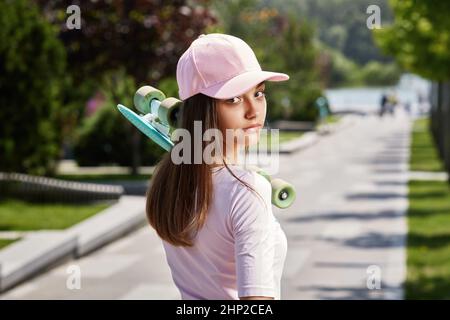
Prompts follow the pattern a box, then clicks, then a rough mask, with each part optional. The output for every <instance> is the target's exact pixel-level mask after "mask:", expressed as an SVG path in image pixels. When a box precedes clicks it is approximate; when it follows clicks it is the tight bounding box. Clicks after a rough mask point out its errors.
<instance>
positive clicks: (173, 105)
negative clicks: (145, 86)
mask: <svg viewBox="0 0 450 320" xmlns="http://www.w3.org/2000/svg"><path fill="white" fill-rule="evenodd" d="M182 105H183V102H182V101H181V100H178V99H177V98H173V97H170V98H166V99H164V100H162V101H161V105H160V106H159V109H158V118H159V119H160V120H161V122H162V123H164V124H167V125H169V126H171V127H173V128H176V127H177V124H178V117H179V115H180V110H181V107H182Z"/></svg>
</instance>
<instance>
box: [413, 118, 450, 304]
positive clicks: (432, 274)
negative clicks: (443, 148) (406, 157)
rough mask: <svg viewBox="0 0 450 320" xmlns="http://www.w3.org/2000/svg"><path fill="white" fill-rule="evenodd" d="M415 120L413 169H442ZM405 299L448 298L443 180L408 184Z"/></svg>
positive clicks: (449, 238) (449, 220)
mask: <svg viewBox="0 0 450 320" xmlns="http://www.w3.org/2000/svg"><path fill="white" fill-rule="evenodd" d="M427 126H428V120H426V119H425V120H422V119H421V120H418V121H416V123H415V125H414V130H415V131H414V132H413V133H412V139H413V140H412V148H411V159H410V161H411V163H410V165H411V167H412V170H427V171H436V170H437V169H438V168H441V166H442V165H441V163H440V160H439V159H438V158H437V154H436V151H435V149H434V145H433V143H432V140H431V138H430V135H429V134H428V133H427ZM405 297H406V298H407V299H450V187H449V184H448V182H446V181H418V180H412V181H410V182H409V209H408V242H407V277H406V283H405Z"/></svg>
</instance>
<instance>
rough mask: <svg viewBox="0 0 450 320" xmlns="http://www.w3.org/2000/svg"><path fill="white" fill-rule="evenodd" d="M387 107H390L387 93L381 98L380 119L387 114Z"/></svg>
mask: <svg viewBox="0 0 450 320" xmlns="http://www.w3.org/2000/svg"><path fill="white" fill-rule="evenodd" d="M387 107H388V97H387V95H386V93H383V95H382V96H381V101H380V111H379V116H380V117H382V116H383V115H384V114H385V113H386V111H387Z"/></svg>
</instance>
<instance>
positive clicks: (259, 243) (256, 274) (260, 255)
mask: <svg viewBox="0 0 450 320" xmlns="http://www.w3.org/2000/svg"><path fill="white" fill-rule="evenodd" d="M241 180H243V181H245V182H247V183H249V184H250V185H251V186H252V187H253V188H254V189H255V190H256V191H257V192H258V193H259V194H260V195H261V197H262V199H263V200H264V202H265V204H264V202H263V200H261V198H260V197H258V196H257V195H255V194H254V192H253V191H251V190H249V189H248V188H247V187H245V186H243V185H242V184H241V183H240V182H237V183H238V186H237V187H236V189H235V192H234V193H233V197H232V198H233V202H232V209H231V226H232V232H233V236H234V240H235V261H236V275H237V289H238V296H239V297H246V296H267V297H275V290H276V289H275V282H274V269H273V268H274V266H273V263H274V254H275V253H274V250H275V243H274V241H275V239H274V234H273V219H274V216H273V214H272V207H271V201H270V199H271V186H270V183H269V182H268V181H267V180H266V179H265V178H264V177H262V176H260V175H258V174H257V173H254V172H248V173H246V174H245V175H244V176H243V177H241Z"/></svg>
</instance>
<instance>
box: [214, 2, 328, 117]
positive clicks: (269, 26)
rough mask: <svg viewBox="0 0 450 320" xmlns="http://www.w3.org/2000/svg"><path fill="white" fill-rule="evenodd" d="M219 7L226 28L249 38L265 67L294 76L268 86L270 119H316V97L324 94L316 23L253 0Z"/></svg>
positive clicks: (247, 39)
mask: <svg viewBox="0 0 450 320" xmlns="http://www.w3.org/2000/svg"><path fill="white" fill-rule="evenodd" d="M216 10H217V12H218V13H219V14H220V17H221V19H220V20H221V27H222V28H223V31H224V32H226V33H230V34H233V35H235V36H238V37H240V38H242V39H243V40H244V41H246V42H247V43H248V44H249V45H250V46H251V47H252V49H253V50H254V51H255V54H256V56H257V57H258V60H259V62H260V64H261V66H262V67H263V69H265V70H275V71H279V72H285V73H287V74H289V76H290V79H289V80H288V81H287V82H283V83H282V84H276V85H274V86H273V87H271V88H270V89H269V90H267V92H268V95H267V101H268V105H269V108H268V110H267V112H268V114H267V117H268V119H269V120H270V121H273V120H276V119H281V118H290V119H295V120H310V121H313V120H315V119H316V117H317V110H316V109H315V108H314V101H315V100H316V99H317V97H318V96H320V95H321V86H320V79H319V73H318V63H317V62H318V61H317V59H318V57H319V54H318V51H317V48H316V47H315V44H314V40H313V38H314V29H313V28H312V26H311V25H310V24H309V23H308V22H307V21H306V20H304V19H298V18H297V17H296V16H294V15H293V14H292V13H290V14H281V13H280V12H279V11H278V10H277V9H276V8H273V7H266V6H264V4H261V3H257V2H256V1H253V0H234V1H230V2H226V3H219V4H216Z"/></svg>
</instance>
